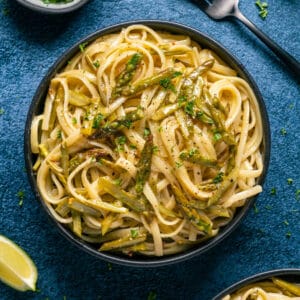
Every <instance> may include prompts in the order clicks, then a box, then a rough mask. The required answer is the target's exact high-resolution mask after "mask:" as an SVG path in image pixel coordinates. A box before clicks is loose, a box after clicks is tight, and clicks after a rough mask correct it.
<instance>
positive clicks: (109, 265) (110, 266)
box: [107, 263, 112, 271]
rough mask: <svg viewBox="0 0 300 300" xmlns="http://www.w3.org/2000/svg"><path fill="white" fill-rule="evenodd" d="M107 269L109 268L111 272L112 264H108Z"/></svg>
mask: <svg viewBox="0 0 300 300" xmlns="http://www.w3.org/2000/svg"><path fill="white" fill-rule="evenodd" d="M107 267H108V270H109V271H111V270H112V265H111V263H108V264H107Z"/></svg>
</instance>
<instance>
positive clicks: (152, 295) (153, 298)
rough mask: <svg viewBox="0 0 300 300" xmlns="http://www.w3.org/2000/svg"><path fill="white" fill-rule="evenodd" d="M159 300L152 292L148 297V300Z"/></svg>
mask: <svg viewBox="0 0 300 300" xmlns="http://www.w3.org/2000/svg"><path fill="white" fill-rule="evenodd" d="M156 298H157V295H156V293H155V292H153V291H151V292H150V293H149V294H148V297H147V300H156Z"/></svg>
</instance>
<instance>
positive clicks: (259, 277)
mask: <svg viewBox="0 0 300 300" xmlns="http://www.w3.org/2000/svg"><path fill="white" fill-rule="evenodd" d="M271 277H279V278H280V279H283V280H286V281H289V282H295V283H300V269H278V270H272V271H267V272H263V273H259V274H256V275H253V276H250V277H248V278H246V279H243V280H241V281H239V282H237V283H235V284H233V285H232V286H230V287H229V288H227V289H226V290H224V291H222V292H221V293H220V294H218V295H217V296H215V297H214V298H213V299H212V300H221V299H222V298H223V297H225V296H226V295H228V294H232V293H234V292H237V291H238V290H239V289H240V288H242V287H244V286H246V285H249V284H251V283H255V282H259V281H263V280H266V279H268V278H271Z"/></svg>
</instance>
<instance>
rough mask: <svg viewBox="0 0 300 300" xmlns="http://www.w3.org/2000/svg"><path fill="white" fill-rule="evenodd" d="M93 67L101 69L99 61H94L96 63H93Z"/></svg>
mask: <svg viewBox="0 0 300 300" xmlns="http://www.w3.org/2000/svg"><path fill="white" fill-rule="evenodd" d="M93 65H94V66H95V67H96V68H99V67H100V63H99V60H96V61H94V62H93Z"/></svg>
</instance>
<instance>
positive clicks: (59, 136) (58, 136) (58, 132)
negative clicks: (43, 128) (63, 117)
mask: <svg viewBox="0 0 300 300" xmlns="http://www.w3.org/2000/svg"><path fill="white" fill-rule="evenodd" d="M56 137H57V138H58V139H59V140H61V139H62V133H61V130H58V131H57V136H56Z"/></svg>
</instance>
